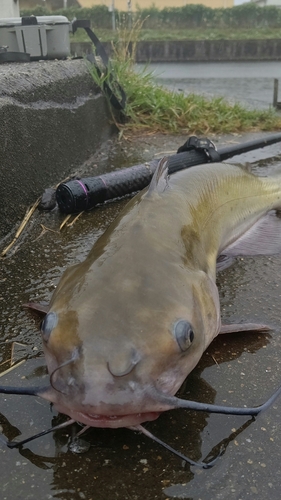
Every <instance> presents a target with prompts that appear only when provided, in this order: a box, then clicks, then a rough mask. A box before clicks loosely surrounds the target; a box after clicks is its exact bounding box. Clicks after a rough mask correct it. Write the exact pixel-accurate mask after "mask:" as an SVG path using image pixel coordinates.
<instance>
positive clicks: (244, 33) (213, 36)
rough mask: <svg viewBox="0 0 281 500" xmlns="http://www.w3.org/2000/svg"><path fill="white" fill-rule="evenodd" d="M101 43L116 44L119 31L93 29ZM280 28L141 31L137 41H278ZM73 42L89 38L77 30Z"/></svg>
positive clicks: (280, 33)
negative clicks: (112, 42)
mask: <svg viewBox="0 0 281 500" xmlns="http://www.w3.org/2000/svg"><path fill="white" fill-rule="evenodd" d="M93 29H94V31H95V33H96V34H97V36H98V37H99V39H100V40H101V41H102V42H111V41H114V42H116V41H117V40H118V39H119V31H118V30H116V31H112V30H106V29H99V28H95V27H94V28H93ZM280 37H281V29H280V28H276V29H273V28H256V29H254V28H249V29H241V30H231V29H226V28H225V29H214V28H209V29H202V28H198V29H186V30H184V29H171V28H169V29H166V30H161V29H157V28H156V29H155V30H152V29H141V30H140V31H139V38H138V39H139V40H146V41H165V40H260V39H280ZM72 39H73V41H77V42H88V41H89V38H88V36H87V34H86V33H85V32H84V30H77V31H76V33H75V35H74V36H73V38H72Z"/></svg>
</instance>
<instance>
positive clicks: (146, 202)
mask: <svg viewBox="0 0 281 500" xmlns="http://www.w3.org/2000/svg"><path fill="white" fill-rule="evenodd" d="M280 207H281V175H277V176H272V177H268V178H267V177H258V176H256V175H253V174H252V173H250V172H248V171H247V170H246V169H244V168H242V167H241V166H236V165H227V164H222V163H214V164H207V165H200V166H196V167H193V168H189V169H187V170H183V171H180V172H178V173H175V174H174V175H172V176H171V177H169V176H168V167H167V159H165V158H164V159H162V160H161V161H160V162H159V165H158V167H157V170H156V172H155V174H154V176H153V179H152V181H151V184H150V186H149V187H148V188H147V189H145V190H144V191H142V192H141V193H139V194H138V195H137V196H135V197H134V198H133V199H132V200H131V201H130V202H129V203H128V204H127V205H126V207H125V209H124V210H123V211H122V212H121V214H120V215H119V216H118V217H117V219H116V220H115V221H114V222H113V223H112V224H111V226H110V227H109V228H108V229H107V230H106V231H105V233H104V234H103V235H102V236H101V237H100V238H99V239H98V240H97V242H96V243H95V244H94V246H93V248H92V250H91V251H90V253H89V255H88V257H87V258H86V260H85V261H84V262H82V263H79V264H77V265H74V266H72V267H70V268H69V269H67V270H66V271H65V273H64V274H63V276H62V278H61V281H60V282H59V284H58V287H57V289H56V291H55V293H54V295H53V297H52V299H51V302H50V307H49V309H48V312H47V314H46V316H45V318H44V320H43V322H42V325H41V333H42V339H43V346H44V352H45V357H46V363H47V367H48V371H49V374H50V385H49V386H48V387H44V388H31V389H20V388H19V389H16V388H11V387H10V388H9V387H7V388H4V387H2V388H1V392H6V393H21V394H32V395H38V396H41V397H42V398H44V399H46V400H48V401H50V402H52V403H53V404H54V406H55V408H56V409H57V410H58V411H59V412H61V413H64V414H66V415H68V416H69V417H70V418H71V420H70V421H68V422H67V423H66V424H64V425H67V424H68V423H71V422H73V421H78V422H81V423H83V424H85V425H86V426H92V427H111V428H117V427H130V428H134V429H139V430H143V428H142V426H141V425H140V424H141V423H142V422H145V421H149V420H154V419H156V418H157V417H158V416H159V415H160V414H161V412H163V411H166V410H170V409H174V408H188V409H195V410H201V411H208V412H217V413H229V414H239V415H256V414H257V413H259V412H260V411H261V410H262V409H265V408H267V407H268V406H269V404H271V403H272V402H273V400H274V399H275V398H276V397H277V396H278V394H279V393H280V392H281V388H279V389H278V391H276V393H275V394H274V395H273V396H272V397H271V398H270V399H269V400H268V401H267V402H266V403H264V404H263V405H261V406H259V407H256V408H246V407H243V408H231V407H223V406H216V405H211V404H210V405H208V404H204V403H195V402H192V401H186V400H183V399H179V398H177V397H176V396H175V394H176V392H177V390H178V389H179V388H180V386H181V385H182V383H183V381H184V380H185V378H186V377H187V375H188V374H189V373H190V372H191V370H193V368H194V367H195V366H196V365H197V363H198V361H199V360H200V358H201V356H202V354H203V352H204V351H205V349H206V348H207V346H208V345H209V344H210V342H211V341H212V340H213V339H214V338H215V337H216V336H217V335H218V334H219V333H226V332H229V331H245V330H247V329H248V330H249V329H250V330H259V329H262V328H263V327H262V325H255V324H246V325H241V324H238V325H230V326H229V325H228V326H227V327H224V326H222V325H221V318H220V303H219V294H218V289H217V286H216V266H217V259H218V257H219V256H221V255H226V256H229V255H230V256H231V255H255V254H273V253H278V252H280V250H281V231H280V229H281V225H280V224H281V221H280V219H278V217H277V216H276V212H275V211H276V210H277V209H279V208H280ZM23 442H26V441H23ZM23 442H22V443H23Z"/></svg>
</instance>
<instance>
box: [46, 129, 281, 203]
mask: <svg viewBox="0 0 281 500" xmlns="http://www.w3.org/2000/svg"><path fill="white" fill-rule="evenodd" d="M280 141H281V134H280V133H279V134H274V135H270V136H267V137H265V138H263V139H256V140H254V141H249V142H246V143H244V144H235V145H231V146H228V147H224V148H222V149H220V150H218V151H217V153H218V156H219V158H220V161H224V160H227V159H228V158H231V157H233V156H236V155H239V154H242V153H246V152H248V151H252V150H254V149H259V148H263V147H265V146H270V145H271V144H275V143H277V142H280ZM168 159H169V173H170V174H172V173H174V172H177V171H178V170H182V169H185V168H189V167H193V166H196V165H202V164H203V163H208V162H209V161H210V158H209V156H208V153H206V152H205V151H204V150H203V149H192V150H189V151H184V152H181V153H178V154H175V155H172V156H169V157H168ZM158 162H159V159H154V160H152V161H150V162H148V163H145V164H140V165H134V166H133V167H129V168H123V169H120V170H116V171H114V172H110V173H108V174H103V175H100V176H98V177H87V178H81V179H73V180H71V181H68V182H64V183H62V184H60V185H59V186H58V188H57V190H56V199H57V203H58V206H59V209H60V210H61V211H62V212H64V213H77V212H81V211H82V210H89V209H91V208H93V207H94V206H95V205H97V204H99V203H103V202H104V201H107V200H112V199H114V198H120V197H122V196H125V195H128V194H131V193H134V192H136V191H140V190H141V189H143V188H145V187H146V186H147V185H148V184H149V183H150V181H151V178H152V176H153V173H154V171H155V169H156V167H157V165H158Z"/></svg>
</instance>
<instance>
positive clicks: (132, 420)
mask: <svg viewBox="0 0 281 500" xmlns="http://www.w3.org/2000/svg"><path fill="white" fill-rule="evenodd" d="M55 408H56V410H57V411H59V412H60V413H64V414H65V415H68V416H69V417H70V418H71V419H73V420H75V421H76V422H80V423H81V424H85V425H88V426H90V427H108V428H112V429H117V428H118V427H130V426H135V425H139V424H141V423H143V422H149V421H152V420H156V419H157V418H158V417H159V415H160V414H161V413H162V412H160V411H158V412H156V411H151V412H144V413H131V414H130V413H129V414H127V415H99V414H95V413H86V412H82V411H75V410H73V411H72V410H70V409H69V408H65V407H63V406H60V405H57V404H55Z"/></svg>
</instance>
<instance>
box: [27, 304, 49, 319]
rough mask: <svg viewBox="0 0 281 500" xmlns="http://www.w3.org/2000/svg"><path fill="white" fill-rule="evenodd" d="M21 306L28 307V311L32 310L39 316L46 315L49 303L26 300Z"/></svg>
mask: <svg viewBox="0 0 281 500" xmlns="http://www.w3.org/2000/svg"><path fill="white" fill-rule="evenodd" d="M22 307H24V308H25V309H29V310H30V311H34V312H35V313H37V314H38V315H39V316H46V314H47V313H48V312H49V309H50V306H49V304H47V303H42V304H40V303H39V302H27V303H26V304H22Z"/></svg>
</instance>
